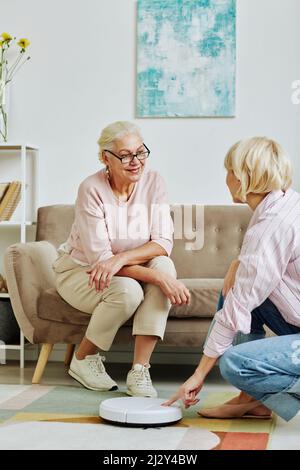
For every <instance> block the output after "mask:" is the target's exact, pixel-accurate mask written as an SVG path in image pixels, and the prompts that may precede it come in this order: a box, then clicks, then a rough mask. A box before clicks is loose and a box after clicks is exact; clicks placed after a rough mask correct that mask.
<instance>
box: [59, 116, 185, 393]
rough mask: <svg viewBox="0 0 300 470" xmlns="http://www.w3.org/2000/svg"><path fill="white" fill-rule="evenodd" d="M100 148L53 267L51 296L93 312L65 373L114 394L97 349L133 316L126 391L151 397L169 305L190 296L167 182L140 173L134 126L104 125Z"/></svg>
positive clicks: (142, 160) (143, 149) (144, 152)
mask: <svg viewBox="0 0 300 470" xmlns="http://www.w3.org/2000/svg"><path fill="white" fill-rule="evenodd" d="M98 144H99V149H100V151H99V159H100V161H101V162H102V163H104V165H105V169H102V170H99V171H97V172H96V173H95V174H93V175H91V176H88V177H87V178H86V179H85V180H84V181H83V182H82V183H81V184H80V186H79V190H78V196H77V200H76V206H75V221H74V223H73V226H72V229H71V232H70V235H69V237H68V239H67V241H66V242H65V243H63V244H62V245H61V246H60V247H59V250H58V251H59V257H58V259H57V260H56V261H55V262H54V264H53V269H54V271H55V273H56V289H57V292H58V293H59V294H60V296H61V297H62V298H63V299H64V300H65V301H66V302H68V303H69V304H70V305H72V306H73V307H74V308H76V309H78V310H81V311H83V312H85V313H87V314H89V315H91V319H90V322H89V325H88V328H87V331H86V335H85V337H84V338H83V340H82V342H81V344H80V345H79V348H78V350H77V351H76V353H75V354H74V356H73V359H72V362H71V364H70V369H69V374H70V375H71V376H72V377H73V378H74V379H75V380H77V381H78V382H80V383H81V384H82V385H84V386H85V387H86V388H89V389H91V390H100V391H104V390H115V389H117V384H116V382H114V381H113V380H112V379H111V378H110V376H109V375H108V374H107V372H106V370H105V368H104V365H103V360H104V358H103V357H102V356H101V355H100V354H99V352H97V351H98V350H102V351H108V350H109V349H110V347H111V344H112V342H113V340H114V337H115V335H116V333H117V331H118V329H119V328H120V327H121V325H123V324H124V323H125V322H126V321H127V320H129V319H130V318H131V317H133V331H132V332H133V335H134V336H135V350H134V359H133V365H132V368H131V370H130V371H129V372H128V375H127V393H128V394H129V395H132V396H142V397H156V396H157V392H156V390H155V388H154V387H153V385H152V382H151V378H150V374H149V368H150V365H149V362H150V358H151V354H152V352H153V350H154V348H155V345H156V343H157V341H158V339H161V340H162V339H163V337H164V332H165V328H166V322H167V318H168V313H169V310H170V307H171V305H172V304H173V305H185V304H187V303H188V302H189V299H190V294H189V291H188V290H187V289H186V287H185V286H184V284H182V283H181V282H180V281H178V280H176V271H175V268H174V265H173V262H172V261H171V259H170V258H169V256H170V253H171V250H172V243H173V242H172V235H173V224H172V220H171V217H170V209H169V206H168V205H167V201H166V189H165V184H164V182H163V179H162V177H161V176H160V175H159V174H158V173H157V172H156V171H153V170H148V169H146V160H147V158H148V157H149V154H150V150H149V149H148V147H147V146H146V145H145V144H144V143H143V139H142V136H141V134H140V130H139V129H138V128H137V127H136V126H135V125H134V124H132V123H129V122H115V123H113V124H111V125H109V126H108V127H106V128H105V129H104V130H103V131H102V134H101V136H100V138H99V141H98Z"/></svg>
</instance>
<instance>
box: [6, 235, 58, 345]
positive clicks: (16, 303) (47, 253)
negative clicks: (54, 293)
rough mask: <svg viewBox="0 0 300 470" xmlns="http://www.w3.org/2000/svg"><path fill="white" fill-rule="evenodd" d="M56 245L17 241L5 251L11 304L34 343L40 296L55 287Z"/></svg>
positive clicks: (19, 321)
mask: <svg viewBox="0 0 300 470" xmlns="http://www.w3.org/2000/svg"><path fill="white" fill-rule="evenodd" d="M56 258H57V250H56V248H55V247H54V246H53V245H52V244H51V243H49V242H47V241H40V242H30V243H16V244H14V245H11V246H9V247H8V248H7V250H6V251H5V254H4V269H5V274H6V278H7V287H8V291H9V294H10V300H11V304H12V307H13V310H14V314H15V316H16V319H17V322H18V324H19V326H20V328H21V330H22V331H23V333H24V335H25V337H26V338H27V339H28V340H29V341H30V342H31V343H33V342H34V341H33V337H34V324H35V323H36V322H37V321H38V318H37V305H38V297H39V295H40V293H41V292H42V291H43V290H46V289H49V288H50V287H55V275H54V272H53V270H52V263H53V262H54V260H55V259H56Z"/></svg>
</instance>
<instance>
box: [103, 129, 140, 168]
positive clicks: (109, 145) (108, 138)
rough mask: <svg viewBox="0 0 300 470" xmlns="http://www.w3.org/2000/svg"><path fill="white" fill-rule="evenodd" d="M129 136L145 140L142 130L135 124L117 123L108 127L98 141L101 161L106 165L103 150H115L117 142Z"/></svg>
mask: <svg viewBox="0 0 300 470" xmlns="http://www.w3.org/2000/svg"><path fill="white" fill-rule="evenodd" d="M128 134H133V135H136V136H138V137H140V138H141V140H143V138H142V134H141V130H140V128H139V127H138V126H137V125H136V124H134V123H133V122H129V121H116V122H113V123H112V124H109V125H108V126H106V127H105V128H104V129H103V130H102V132H101V135H100V137H99V139H98V145H99V160H100V161H101V162H102V163H104V162H103V158H102V152H103V150H113V147H114V144H115V141H116V140H118V139H122V138H123V137H124V136H125V135H128Z"/></svg>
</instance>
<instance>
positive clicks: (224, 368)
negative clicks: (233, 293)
mask: <svg viewBox="0 0 300 470" xmlns="http://www.w3.org/2000/svg"><path fill="white" fill-rule="evenodd" d="M223 302H224V299H223V297H222V296H221V297H220V299H219V304H218V310H220V309H221V308H222V306H223ZM264 325H266V326H268V328H269V329H270V330H272V331H273V332H274V333H275V334H276V335H277V336H276V337H271V338H267V339H265V330H264ZM219 366H220V371H221V374H222V376H223V377H224V378H225V379H226V380H227V381H228V382H230V383H231V384H232V385H234V386H235V387H237V388H238V389H240V390H243V391H244V392H246V393H247V394H248V395H250V396H252V397H253V398H255V399H256V400H259V401H260V402H261V403H263V404H264V405H265V406H267V407H268V408H269V409H271V410H273V411H274V412H275V413H276V414H278V415H279V416H280V417H281V418H283V419H284V420H285V421H289V420H291V419H292V418H293V417H294V416H295V415H296V414H297V413H298V411H299V410H300V328H298V327H296V326H294V325H290V324H289V323H287V322H286V321H285V320H284V318H283V317H282V315H281V313H280V312H279V310H278V309H277V307H276V306H275V305H274V304H273V303H272V302H271V301H270V299H267V300H266V301H265V302H264V303H263V304H262V305H261V306H260V307H257V308H256V309H254V310H253V312H252V322H251V332H250V333H249V334H248V335H244V334H241V333H239V334H238V335H236V337H235V342H234V346H233V347H231V348H230V349H228V350H227V351H226V352H225V354H224V355H223V356H222V357H221V358H220V361H219Z"/></svg>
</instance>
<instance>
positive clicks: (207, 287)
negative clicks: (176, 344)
mask: <svg viewBox="0 0 300 470" xmlns="http://www.w3.org/2000/svg"><path fill="white" fill-rule="evenodd" d="M181 281H182V282H183V283H184V284H185V285H186V287H187V288H188V289H189V291H190V294H191V301H190V305H185V306H182V307H178V306H173V307H172V308H171V310H170V314H169V317H175V318H188V317H194V318H210V317H213V316H214V314H215V313H216V307H217V302H218V298H219V295H220V292H221V290H222V287H223V282H224V281H223V279H181Z"/></svg>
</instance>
